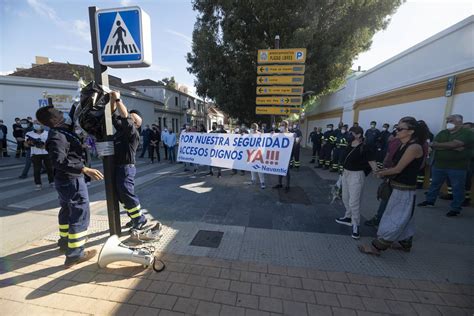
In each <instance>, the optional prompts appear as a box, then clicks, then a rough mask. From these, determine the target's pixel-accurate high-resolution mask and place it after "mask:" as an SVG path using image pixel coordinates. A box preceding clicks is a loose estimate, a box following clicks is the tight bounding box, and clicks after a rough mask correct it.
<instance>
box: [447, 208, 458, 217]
mask: <svg viewBox="0 0 474 316" xmlns="http://www.w3.org/2000/svg"><path fill="white" fill-rule="evenodd" d="M458 215H461V212H459V211H455V210H451V211H449V212H447V213H446V216H447V217H454V216H458Z"/></svg>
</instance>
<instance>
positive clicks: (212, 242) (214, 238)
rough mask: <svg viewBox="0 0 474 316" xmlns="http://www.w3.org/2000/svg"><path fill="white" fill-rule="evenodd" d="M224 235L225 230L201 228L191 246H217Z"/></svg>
mask: <svg viewBox="0 0 474 316" xmlns="http://www.w3.org/2000/svg"><path fill="white" fill-rule="evenodd" d="M222 236H224V233H223V232H216V231H211V230H200V231H198V232H197V234H196V236H194V239H193V241H191V246H199V247H209V248H217V247H219V245H220V243H221V240H222Z"/></svg>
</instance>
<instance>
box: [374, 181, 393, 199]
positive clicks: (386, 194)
mask: <svg viewBox="0 0 474 316" xmlns="http://www.w3.org/2000/svg"><path fill="white" fill-rule="evenodd" d="M392 190H393V188H392V185H391V184H390V179H385V180H384V181H383V182H382V183H380V185H379V187H378V189H377V200H379V201H380V200H383V201H388V199H390V195H392Z"/></svg>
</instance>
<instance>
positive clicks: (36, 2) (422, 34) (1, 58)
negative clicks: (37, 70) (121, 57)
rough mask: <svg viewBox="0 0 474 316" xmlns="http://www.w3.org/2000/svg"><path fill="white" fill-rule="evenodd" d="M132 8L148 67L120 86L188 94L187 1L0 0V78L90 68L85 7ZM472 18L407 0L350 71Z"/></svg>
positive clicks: (467, 9)
mask: <svg viewBox="0 0 474 316" xmlns="http://www.w3.org/2000/svg"><path fill="white" fill-rule="evenodd" d="M93 5H95V6H97V7H98V8H99V9H105V8H114V7H121V6H129V5H138V6H140V7H141V8H142V9H143V10H144V11H145V12H147V13H148V14H149V16H150V18H151V25H152V30H151V32H152V52H153V63H152V66H151V67H148V68H132V69H111V68H109V73H110V74H112V75H115V76H118V77H120V78H122V81H123V82H130V81H134V80H140V79H147V78H149V79H152V80H160V79H162V78H164V77H170V76H174V77H175V79H176V81H177V82H178V83H181V84H184V85H186V86H188V87H189V88H190V90H191V91H194V80H195V77H194V76H193V75H192V74H189V73H188V71H187V70H186V68H187V67H188V64H187V62H186V58H185V56H186V53H187V52H189V51H191V45H192V32H193V28H194V22H195V20H196V15H197V13H196V12H195V11H193V10H192V4H191V0H144V1H143V0H142V1H134V0H115V1H114V0H95V1H89V0H0V7H1V8H0V10H1V11H0V52H1V55H0V74H8V73H11V72H12V71H14V70H15V68H16V67H30V66H31V63H33V62H34V58H35V56H46V57H49V58H50V59H52V60H53V61H57V62H69V63H75V64H83V65H90V66H92V56H91V55H90V53H89V50H90V48H91V44H90V33H89V32H90V31H89V17H88V7H89V6H93ZM472 14H474V1H470V0H408V1H407V2H406V3H404V4H403V5H402V6H401V7H400V8H399V9H398V10H397V12H396V13H395V14H394V15H393V16H392V19H391V22H390V24H389V25H388V27H387V28H386V29H385V30H383V31H380V32H378V33H376V34H375V36H374V38H373V43H372V46H371V48H370V50H369V51H367V52H364V53H362V54H360V56H358V58H356V59H355V60H354V64H353V68H357V66H361V68H362V69H363V70H368V69H370V68H372V67H374V66H376V65H377V64H379V63H381V62H383V61H385V60H387V59H389V58H391V57H393V56H395V55H397V54H398V53H400V52H402V51H404V50H406V49H408V48H410V47H412V46H414V45H416V44H417V43H419V42H421V41H423V40H425V39H427V38H428V37H430V36H432V35H434V34H436V33H438V32H440V31H442V30H444V29H445V28H447V27H449V26H451V25H453V24H455V23H457V22H459V21H461V20H463V19H464V18H466V17H468V16H470V15H472Z"/></svg>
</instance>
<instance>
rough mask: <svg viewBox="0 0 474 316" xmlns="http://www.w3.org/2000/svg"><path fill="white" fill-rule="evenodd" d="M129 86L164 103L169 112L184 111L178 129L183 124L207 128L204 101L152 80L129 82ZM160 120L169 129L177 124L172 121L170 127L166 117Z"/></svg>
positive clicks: (178, 122)
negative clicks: (202, 125) (201, 125)
mask: <svg viewBox="0 0 474 316" xmlns="http://www.w3.org/2000/svg"><path fill="white" fill-rule="evenodd" d="M127 86H129V87H132V88H133V89H136V90H137V91H140V92H141V93H143V94H145V95H147V96H150V97H152V98H153V99H155V100H157V101H159V102H161V103H163V104H164V108H165V109H167V110H175V111H182V113H183V116H182V119H181V120H179V121H177V124H178V125H176V126H177V127H181V126H183V124H190V125H196V126H197V125H200V124H204V126H206V113H207V110H206V107H205V104H204V102H203V101H202V100H200V99H198V98H195V97H193V96H191V95H189V94H186V93H184V92H182V91H179V90H176V89H172V88H169V87H165V86H164V85H162V84H160V83H158V82H156V81H153V80H150V79H145V80H139V81H133V82H128V83H127ZM158 120H159V121H160V125H161V120H163V125H167V126H168V127H170V126H175V125H174V124H175V122H176V121H172V122H171V125H170V121H169V119H168V118H167V117H166V116H163V117H159V118H158ZM175 128H176V127H175ZM175 130H178V129H175Z"/></svg>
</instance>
